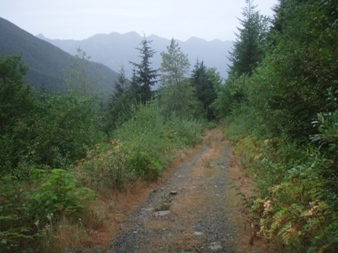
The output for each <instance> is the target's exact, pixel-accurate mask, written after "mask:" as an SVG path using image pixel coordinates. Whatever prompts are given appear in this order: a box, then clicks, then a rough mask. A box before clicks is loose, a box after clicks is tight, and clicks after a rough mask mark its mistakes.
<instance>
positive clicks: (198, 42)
mask: <svg viewBox="0 0 338 253" xmlns="http://www.w3.org/2000/svg"><path fill="white" fill-rule="evenodd" d="M37 37H39V38H41V39H43V40H46V41H48V42H50V43H52V44H53V45H55V46H57V47H59V48H61V49H62V50H64V51H66V52H68V53H69V54H71V55H74V54H75V53H76V48H78V47H80V48H81V49H82V50H84V51H85V52H86V53H87V54H88V55H90V56H91V57H92V59H93V60H94V61H97V62H100V63H102V64H104V65H106V66H108V67H109V68H111V69H113V70H115V71H118V70H119V68H120V66H121V65H123V66H124V68H125V71H126V74H127V76H128V77H131V74H132V66H131V65H130V64H129V62H130V61H132V62H138V61H139V57H138V54H139V52H138V51H137V50H136V48H137V47H140V42H141V41H142V39H143V36H141V35H139V34H138V33H136V32H128V33H124V34H120V33H117V32H112V33H110V34H96V35H93V36H91V37H89V38H87V39H84V40H59V39H48V38H46V37H44V36H43V35H42V34H39V35H37ZM146 38H147V39H148V40H151V41H152V43H151V45H150V46H151V47H152V49H154V50H155V51H156V54H155V56H154V58H153V59H152V60H153V68H159V67H160V64H161V60H162V59H161V56H160V53H161V52H163V51H166V50H167V49H166V47H167V46H168V45H169V44H170V40H168V39H165V38H161V37H159V36H157V35H155V34H152V35H150V36H147V37H146ZM176 41H177V42H178V43H179V45H180V47H181V49H182V51H183V52H184V53H185V54H188V57H189V61H190V63H191V66H192V67H193V66H194V65H195V63H196V60H197V59H199V61H202V60H203V61H204V63H205V65H206V66H207V67H215V68H216V69H217V71H218V72H219V73H220V74H221V77H223V78H226V77H227V70H228V64H230V63H229V60H228V55H229V51H230V50H231V48H232V45H233V42H232V41H221V40H212V41H206V40H204V39H200V38H197V37H191V38H190V39H188V40H187V41H180V40H176Z"/></svg>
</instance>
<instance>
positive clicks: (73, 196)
mask: <svg viewBox="0 0 338 253" xmlns="http://www.w3.org/2000/svg"><path fill="white" fill-rule="evenodd" d="M33 173H34V177H35V179H34V181H33V182H34V183H35V184H38V185H39V186H38V187H37V188H36V189H35V190H33V191H32V192H31V194H30V195H31V196H30V199H31V207H30V208H31V210H35V219H36V220H39V221H40V222H43V220H45V219H46V217H47V216H48V215H53V216H54V217H55V218H56V219H57V218H60V217H61V216H62V215H66V216H67V217H70V218H79V217H80V215H81V213H82V212H83V211H85V208H86V206H87V205H88V204H89V203H90V201H91V200H92V198H93V196H94V192H93V191H92V190H90V189H88V188H79V187H77V186H76V179H75V177H74V175H72V174H70V173H69V172H66V171H65V170H62V169H53V170H51V171H50V172H48V173H46V172H45V171H43V170H35V171H33ZM45 222H46V221H45Z"/></svg>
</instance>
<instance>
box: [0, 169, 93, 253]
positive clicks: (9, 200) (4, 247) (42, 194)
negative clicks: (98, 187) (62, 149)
mask: <svg viewBox="0 0 338 253" xmlns="http://www.w3.org/2000/svg"><path fill="white" fill-rule="evenodd" d="M31 177H32V181H31V183H27V182H22V181H19V180H17V179H14V178H12V177H2V178H1V182H2V183H1V185H0V192H1V193H0V250H1V252H14V251H15V252H19V251H20V250H22V249H25V250H26V251H27V252H30V251H34V250H36V249H38V248H39V241H40V239H41V237H42V236H45V235H46V233H49V234H50V233H51V231H52V224H54V223H56V222H57V221H58V220H59V219H60V218H61V217H62V216H66V217H68V218H71V219H73V220H77V219H78V218H79V217H82V215H83V214H84V213H85V212H86V211H87V208H88V204H89V203H91V201H92V200H93V197H94V192H93V191H92V190H90V189H87V188H83V187H78V186H77V184H76V180H75V177H74V176H73V175H72V174H70V173H68V172H66V171H65V170H61V169H54V170H52V171H51V172H46V171H42V170H33V174H32V176H31Z"/></svg>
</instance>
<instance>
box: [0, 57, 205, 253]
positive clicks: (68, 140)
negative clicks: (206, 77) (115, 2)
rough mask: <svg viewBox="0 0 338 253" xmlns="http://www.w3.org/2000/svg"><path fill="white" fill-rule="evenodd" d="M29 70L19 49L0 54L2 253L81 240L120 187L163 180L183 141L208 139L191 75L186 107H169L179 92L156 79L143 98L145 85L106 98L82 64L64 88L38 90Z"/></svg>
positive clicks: (98, 223)
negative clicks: (171, 94)
mask: <svg viewBox="0 0 338 253" xmlns="http://www.w3.org/2000/svg"><path fill="white" fill-rule="evenodd" d="M78 60H79V59H78ZM83 61H84V62H83ZM81 64H86V62H85V59H82V60H79V65H81ZM26 71H27V67H26V66H25V65H24V63H22V62H21V57H20V56H6V57H5V56H1V57H0V102H1V104H0V133H1V135H0V160H1V164H0V179H1V185H0V251H1V252H53V253H54V252H64V251H65V250H66V249H67V248H69V249H70V248H71V249H77V248H81V247H82V246H83V244H84V243H85V242H86V241H87V239H88V238H89V237H90V236H91V234H92V233H93V231H96V230H98V229H104V228H105V223H106V222H107V220H109V218H110V217H112V216H114V215H115V214H114V209H112V208H111V207H112V206H114V205H115V203H114V201H112V200H111V196H112V195H114V194H117V193H118V192H124V191H130V190H132V189H133V188H134V187H136V186H138V185H142V184H146V183H147V182H151V181H156V180H157V179H158V178H159V177H160V176H161V173H162V171H163V170H164V169H165V168H166V167H168V165H169V164H170V163H171V162H172V160H173V154H174V152H175V150H178V149H185V148H186V147H189V146H192V145H195V144H196V143H198V142H199V141H200V139H201V134H202V131H203V128H204V125H205V124H204V123H203V120H202V117H198V118H199V119H196V118H194V117H193V115H202V114H203V112H197V111H196V110H197V108H200V107H199V106H197V105H198V103H199V102H198V100H197V98H196V96H195V95H194V89H193V88H192V86H191V84H190V82H185V84H184V87H186V88H187V89H186V91H187V92H188V93H187V94H183V93H182V92H181V94H182V95H183V97H184V99H185V100H184V101H180V102H181V103H182V106H181V107H179V108H177V110H175V109H172V110H170V111H168V110H167V108H169V106H170V104H169V103H171V102H172V101H161V103H160V102H159V100H158V98H154V92H152V91H150V87H148V89H149V90H147V89H146V90H145V91H148V93H146V95H147V97H146V98H147V100H146V101H143V100H140V101H139V100H138V99H139V98H140V97H141V96H140V94H142V91H144V90H142V89H141V88H142V85H141V84H135V83H134V86H133V87H132V88H130V89H129V88H128V89H129V90H128V91H127V88H126V87H124V88H125V90H122V92H121V93H120V94H119V97H117V96H116V94H115V95H114V96H113V98H112V100H111V101H109V102H106V104H108V103H109V106H107V105H103V104H102V96H100V95H99V94H93V93H91V92H89V90H90V84H92V82H91V80H87V79H85V78H86V77H85V76H82V75H80V74H79V73H78V72H76V69H74V70H73V71H75V73H73V75H71V76H72V77H73V79H70V80H68V83H69V84H70V85H71V84H73V86H70V89H69V91H68V93H66V94H61V93H46V92H44V91H33V90H32V89H31V87H30V86H29V85H27V84H25V83H24V81H23V76H24V75H25V73H26ZM81 73H82V72H81ZM74 77H75V79H74ZM77 77H79V80H77V79H76V78H77ZM83 80H86V82H85V87H84V86H83V85H84V84H83ZM124 81H126V79H124ZM176 87H180V86H179V85H177V86H171V88H170V90H171V91H172V90H174V91H175V88H176ZM143 88H144V87H143ZM112 90H113V89H112ZM167 90H168V89H166V88H162V89H161V91H158V92H157V93H158V94H162V95H163V96H166V94H167V93H168V91H167ZM163 96H162V97H163ZM159 97H161V96H159ZM100 99H101V103H99V101H100ZM176 99H178V98H177V97H176ZM183 109H184V110H183ZM164 111H166V113H164ZM106 227H107V226H106Z"/></svg>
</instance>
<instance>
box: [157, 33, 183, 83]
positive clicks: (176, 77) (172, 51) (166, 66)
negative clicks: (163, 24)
mask: <svg viewBox="0 0 338 253" xmlns="http://www.w3.org/2000/svg"><path fill="white" fill-rule="evenodd" d="M167 50H168V51H167V52H162V53H161V57H162V62H161V69H160V70H161V72H162V74H161V82H162V84H163V85H177V84H178V83H180V82H182V81H183V80H184V78H185V75H186V73H187V72H188V70H189V67H190V62H189V60H188V55H185V54H183V52H181V48H180V47H179V45H178V43H177V42H176V41H175V40H174V39H171V41H170V45H169V46H167Z"/></svg>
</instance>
